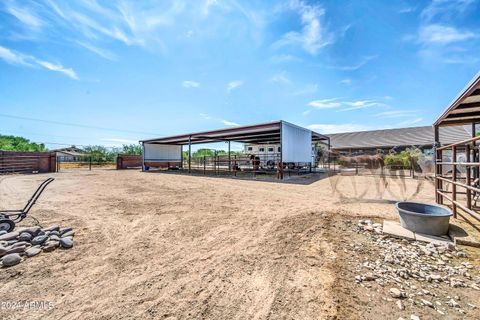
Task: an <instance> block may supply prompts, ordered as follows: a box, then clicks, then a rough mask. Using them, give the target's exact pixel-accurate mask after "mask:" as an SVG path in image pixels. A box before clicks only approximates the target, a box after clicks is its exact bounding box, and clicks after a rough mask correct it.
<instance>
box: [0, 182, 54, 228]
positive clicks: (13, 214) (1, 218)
mask: <svg viewBox="0 0 480 320" xmlns="http://www.w3.org/2000/svg"><path fill="white" fill-rule="evenodd" d="M53 180H55V179H54V178H48V179H47V180H45V181H43V182H42V183H41V184H40V185H39V186H38V188H37V190H35V192H34V193H33V195H32V197H31V198H30V200H28V202H27V204H26V205H25V207H23V209H18V210H0V230H5V231H7V232H10V231H12V230H13V229H14V228H15V224H16V223H19V222H20V221H22V220H23V219H25V217H26V216H27V215H28V212H29V211H30V209H32V207H33V205H34V204H35V202H37V200H38V198H39V197H40V195H41V194H42V192H43V191H44V190H45V188H46V187H47V185H48V184H50V182H52V181H53Z"/></svg>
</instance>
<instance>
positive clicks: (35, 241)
mask: <svg viewBox="0 0 480 320" xmlns="http://www.w3.org/2000/svg"><path fill="white" fill-rule="evenodd" d="M47 239H48V236H46V235H43V236H36V237H35V238H33V239H32V245H37V244H42V243H44V242H45V241H47Z"/></svg>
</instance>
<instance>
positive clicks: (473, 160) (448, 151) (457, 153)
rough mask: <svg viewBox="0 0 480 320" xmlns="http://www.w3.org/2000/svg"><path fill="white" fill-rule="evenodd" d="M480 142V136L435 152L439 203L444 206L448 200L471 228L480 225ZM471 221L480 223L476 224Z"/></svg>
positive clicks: (454, 210)
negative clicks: (479, 202) (479, 143)
mask: <svg viewBox="0 0 480 320" xmlns="http://www.w3.org/2000/svg"><path fill="white" fill-rule="evenodd" d="M478 140H480V136H479V137H474V138H471V139H467V140H463V141H460V142H456V143H453V144H449V145H445V146H441V147H437V148H436V149H435V199H436V202H437V203H438V204H444V200H445V199H446V200H448V201H449V202H450V203H449V205H450V206H451V207H452V211H453V215H454V217H455V218H456V217H457V215H459V216H461V217H462V218H463V219H464V220H465V221H466V222H468V223H470V224H471V225H475V224H478V222H480V214H479V209H480V207H478V206H477V199H478V198H480V174H479V173H480V157H479V147H478V145H477V141H478ZM459 158H463V159H464V160H462V159H460V160H459ZM458 188H461V189H462V191H459V190H458ZM463 190H464V191H463ZM459 209H461V210H459ZM471 218H473V219H475V220H477V221H476V223H475V222H474V221H472V220H470V219H471Z"/></svg>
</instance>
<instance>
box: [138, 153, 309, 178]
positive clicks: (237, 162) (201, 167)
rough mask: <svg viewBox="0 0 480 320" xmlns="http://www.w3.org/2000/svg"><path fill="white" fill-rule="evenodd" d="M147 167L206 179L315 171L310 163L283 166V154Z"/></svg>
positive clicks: (153, 161) (152, 163)
mask: <svg viewBox="0 0 480 320" xmlns="http://www.w3.org/2000/svg"><path fill="white" fill-rule="evenodd" d="M145 164H146V167H145V169H146V170H150V169H163V170H182V171H190V172H192V173H197V174H204V175H207V174H209V175H211V174H214V175H233V176H238V175H240V176H256V175H267V174H270V175H275V174H278V173H279V172H283V174H284V175H287V176H290V175H292V174H297V175H301V174H306V173H311V172H313V171H315V169H314V168H313V166H312V164H311V163H310V162H308V163H305V162H288V163H283V165H281V166H280V154H268V155H256V156H254V157H253V158H252V157H250V156H248V155H230V156H228V155H216V156H203V157H192V158H191V161H190V163H189V162H188V159H178V160H177V161H175V160H172V159H169V160H162V159H145ZM279 169H280V170H279Z"/></svg>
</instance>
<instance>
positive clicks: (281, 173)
mask: <svg viewBox="0 0 480 320" xmlns="http://www.w3.org/2000/svg"><path fill="white" fill-rule="evenodd" d="M282 128H283V121H280V161H279V162H278V167H277V170H278V178H279V179H281V180H283V156H282V154H283V139H282Z"/></svg>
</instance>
